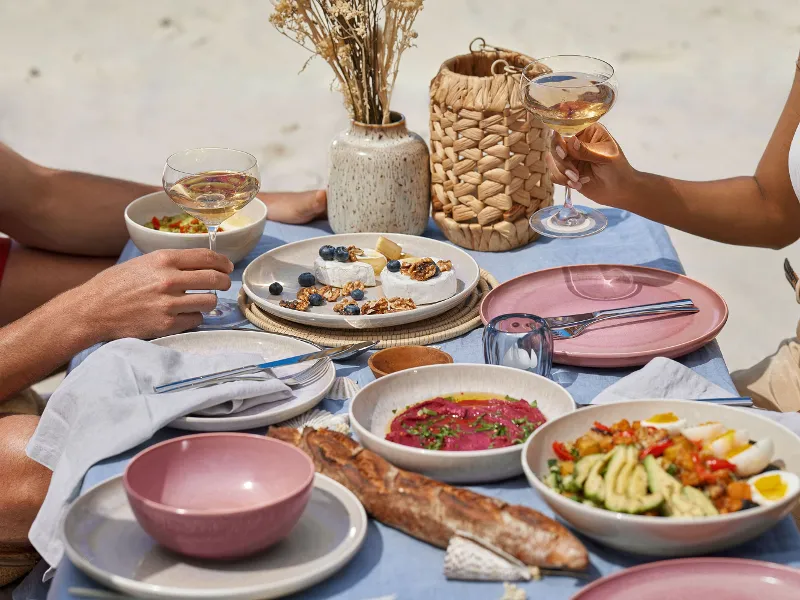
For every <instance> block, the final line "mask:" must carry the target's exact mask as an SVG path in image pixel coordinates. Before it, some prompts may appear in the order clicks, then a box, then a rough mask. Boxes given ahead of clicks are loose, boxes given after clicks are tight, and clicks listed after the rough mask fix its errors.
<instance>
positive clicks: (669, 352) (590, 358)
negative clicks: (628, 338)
mask: <svg viewBox="0 0 800 600" xmlns="http://www.w3.org/2000/svg"><path fill="white" fill-rule="evenodd" d="M590 267H608V268H616V269H625V270H633V271H637V272H646V273H653V274H657V275H660V274H663V275H668V276H670V277H677V278H679V279H683V280H684V281H687V282H689V283H690V284H694V285H696V286H699V287H702V288H704V289H706V290H708V291H709V292H710V293H711V294H713V295H714V296H716V297H717V298H718V299H719V301H720V303H721V305H722V308H723V309H724V312H723V315H722V318H721V319H720V321H719V323H718V324H717V325H716V326H715V327H713V328H712V329H711V330H709V331H707V332H705V333H704V334H702V335H699V336H697V337H695V338H692V339H690V340H686V341H684V342H681V343H680V344H674V345H672V346H666V347H664V348H661V350H660V351H659V352H658V353H654V351H653V350H642V351H637V352H603V353H596V352H564V351H559V350H558V349H557V348H556V349H554V350H553V358H554V359H556V358H557V359H559V360H558V362H559V363H560V364H564V365H577V366H596V367H604V366H608V367H616V366H620V367H622V366H634V365H639V364H643V363H641V362H636V359H640V358H655V357H656V356H669V357H672V358H674V357H677V356H683V355H684V354H688V353H689V352H693V351H695V350H698V349H699V348H701V347H703V346H704V345H705V344H707V343H708V342H710V341H711V340H713V339H715V338H716V337H717V335H719V332H720V331H722V328H723V327H725V323H727V321H728V315H729V310H728V303H727V302H725V299H724V298H723V297H722V296H721V295H720V294H719V293H718V292H717V291H716V290H714V289H713V288H711V287H709V286H708V285H706V284H705V283H703V282H701V281H698V280H697V279H693V278H692V277H688V276H687V275H683V274H682V273H675V272H674V271H667V270H666V269H656V268H654V267H644V266H641V265H621V264H615V263H596V264H592V263H583V264H579V265H561V266H558V267H549V268H547V269H540V270H538V271H531V272H530V273H524V274H522V275H518V276H517V277H514V278H513V279H509V280H508V281H504V282H503V283H501V284H500V285H498V286H497V287H496V288H494V289H492V290H490V291H489V293H488V294H486V296H484V297H483V299H482V300H481V306H480V316H481V321H482V322H483V324H484V326H485V325H487V324H488V323H489V320H490V319H487V318H486V313H485V312H484V306H485V305H486V301H487V300H488V299H489V298H490V297H491V296H492V294H495V293H496V292H497V291H498V290H500V289H502V288H503V286H505V285H506V284H510V283H512V282H514V281H517V280H519V279H525V278H529V277H532V276H538V275H541V274H544V273H550V272H555V271H560V270H563V269H586V268H590ZM554 362H555V361H554ZM612 363H613V364H612Z"/></svg>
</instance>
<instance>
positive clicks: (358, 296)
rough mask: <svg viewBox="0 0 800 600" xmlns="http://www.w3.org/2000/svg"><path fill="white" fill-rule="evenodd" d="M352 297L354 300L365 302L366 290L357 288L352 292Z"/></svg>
mask: <svg viewBox="0 0 800 600" xmlns="http://www.w3.org/2000/svg"><path fill="white" fill-rule="evenodd" d="M350 297H351V298H352V299H353V300H363V299H364V290H360V289H358V288H356V289H354V290H353V291H352V292H350Z"/></svg>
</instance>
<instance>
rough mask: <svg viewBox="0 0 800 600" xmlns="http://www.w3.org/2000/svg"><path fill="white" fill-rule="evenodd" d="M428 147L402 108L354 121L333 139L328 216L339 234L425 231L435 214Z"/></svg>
mask: <svg viewBox="0 0 800 600" xmlns="http://www.w3.org/2000/svg"><path fill="white" fill-rule="evenodd" d="M430 177H431V176H430V165H429V162H428V147H427V145H426V144H425V142H424V141H423V139H422V138H421V137H420V136H418V135H417V134H416V133H414V132H412V131H409V130H408V128H407V127H406V120H405V117H403V115H401V114H400V113H395V112H393V113H392V122H391V123H389V124H388V125H365V124H363V123H356V122H352V123H351V124H350V128H349V129H348V130H347V131H343V132H342V133H341V134H339V135H338V136H337V137H336V138H335V139H334V140H333V143H332V144H331V150H330V176H329V178H328V220H329V221H330V224H331V229H333V232H334V233H355V232H390V233H408V234H412V235H420V234H421V233H422V232H423V231H424V229H425V226H426V225H427V223H428V216H429V214H430Z"/></svg>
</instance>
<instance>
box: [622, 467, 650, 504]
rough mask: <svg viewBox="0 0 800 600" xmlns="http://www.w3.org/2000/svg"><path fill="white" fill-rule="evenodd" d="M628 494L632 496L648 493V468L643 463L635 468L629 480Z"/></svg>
mask: <svg viewBox="0 0 800 600" xmlns="http://www.w3.org/2000/svg"><path fill="white" fill-rule="evenodd" d="M627 495H628V496H630V497H631V498H637V497H639V496H646V495H647V470H646V469H645V468H644V466H643V465H641V464H637V465H636V466H635V467H634V468H633V472H632V473H631V477H630V480H629V481H628V494H627Z"/></svg>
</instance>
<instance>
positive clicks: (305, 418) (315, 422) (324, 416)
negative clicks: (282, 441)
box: [281, 408, 350, 435]
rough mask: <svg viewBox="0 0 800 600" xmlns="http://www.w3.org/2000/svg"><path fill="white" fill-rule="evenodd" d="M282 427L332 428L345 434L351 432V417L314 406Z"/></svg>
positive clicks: (284, 423)
mask: <svg viewBox="0 0 800 600" xmlns="http://www.w3.org/2000/svg"><path fill="white" fill-rule="evenodd" d="M281 426H282V427H294V428H296V429H303V427H311V428H312V429H330V430H332V431H338V432H339V433H344V434H345V435H349V434H350V419H349V418H348V416H347V415H334V414H333V413H329V412H328V411H327V410H322V409H321V408H312V409H311V410H309V411H308V412H304V413H303V414H302V415H298V416H296V417H293V418H291V419H289V420H288V421H284V422H283V423H281Z"/></svg>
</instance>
